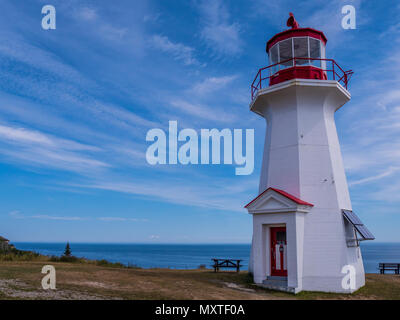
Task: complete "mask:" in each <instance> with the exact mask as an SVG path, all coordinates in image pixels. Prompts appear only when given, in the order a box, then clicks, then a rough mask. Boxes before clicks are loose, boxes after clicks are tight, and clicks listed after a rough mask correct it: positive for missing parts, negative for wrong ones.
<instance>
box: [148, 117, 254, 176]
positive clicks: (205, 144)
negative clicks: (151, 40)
mask: <svg viewBox="0 0 400 320" xmlns="http://www.w3.org/2000/svg"><path fill="white" fill-rule="evenodd" d="M167 140H168V143H167ZM146 141H151V142H154V143H153V144H151V145H150V146H149V147H148V148H147V152H146V160H147V162H148V163H149V164H151V165H156V164H178V162H179V163H180V164H183V165H187V164H202V165H204V164H210V163H211V164H221V149H223V161H222V162H223V164H236V165H237V166H239V167H237V168H235V174H236V175H249V174H251V173H252V172H253V170H254V129H246V130H245V144H246V147H245V148H243V130H242V129H233V132H232V130H231V129H222V130H218V129H201V130H200V139H199V135H198V133H197V131H196V130H194V129H188V128H186V129H182V130H180V131H179V132H178V122H177V121H169V126H168V134H167V133H166V132H165V131H164V130H162V129H159V128H155V129H151V130H149V131H148V132H147V135H146ZM178 142H183V144H182V145H180V146H178ZM167 149H168V150H167ZM244 150H245V153H244V154H243V151H244ZM210 151H211V156H210ZM199 158H200V159H199Z"/></svg>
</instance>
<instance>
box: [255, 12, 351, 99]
mask: <svg viewBox="0 0 400 320" xmlns="http://www.w3.org/2000/svg"><path fill="white" fill-rule="evenodd" d="M289 15H290V17H289V19H288V20H287V26H288V27H291V29H288V30H285V31H283V32H280V33H277V34H276V35H274V36H273V37H272V38H271V39H270V40H269V41H268V42H267V46H266V51H267V54H268V57H269V64H270V65H269V66H268V67H265V68H261V69H260V70H259V72H258V73H257V76H256V78H255V79H254V81H253V83H252V86H251V89H252V98H254V95H255V93H256V92H257V91H258V90H259V89H261V88H262V87H265V86H271V85H275V84H278V83H281V82H284V81H287V80H291V79H296V78H297V79H318V80H328V79H329V80H337V81H338V82H339V83H341V84H342V85H343V87H345V88H346V89H347V84H348V81H349V79H350V76H351V75H352V73H353V72H352V71H351V70H349V71H343V69H342V68H341V67H340V66H339V65H337V64H336V62H335V61H334V60H332V59H327V58H326V56H325V47H326V42H327V38H326V37H325V35H324V33H323V32H322V31H319V30H315V29H312V28H299V24H298V23H297V21H296V20H295V18H294V16H293V14H292V13H290V14H289ZM266 80H268V81H267V84H266V83H265V81H266Z"/></svg>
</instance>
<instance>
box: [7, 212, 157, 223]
mask: <svg viewBox="0 0 400 320" xmlns="http://www.w3.org/2000/svg"><path fill="white" fill-rule="evenodd" d="M9 216H11V217H12V218H14V219H41V220H54V221H87V220H99V221H104V222H148V221H149V220H148V219H141V218H130V217H85V216H57V215H48V214H36V215H23V214H22V213H21V212H20V211H18V210H14V211H11V212H9Z"/></svg>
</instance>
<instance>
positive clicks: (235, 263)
mask: <svg viewBox="0 0 400 320" xmlns="http://www.w3.org/2000/svg"><path fill="white" fill-rule="evenodd" d="M211 260H212V261H214V264H213V265H212V267H213V268H214V272H218V271H219V269H221V268H232V269H236V272H239V271H240V267H243V266H242V265H241V264H240V262H241V261H243V260H241V259H216V258H213V259H211Z"/></svg>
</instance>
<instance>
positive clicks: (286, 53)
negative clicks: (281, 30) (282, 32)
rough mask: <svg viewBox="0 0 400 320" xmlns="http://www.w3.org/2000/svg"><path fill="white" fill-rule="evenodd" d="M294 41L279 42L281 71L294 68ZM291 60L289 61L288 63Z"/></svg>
mask: <svg viewBox="0 0 400 320" xmlns="http://www.w3.org/2000/svg"><path fill="white" fill-rule="evenodd" d="M292 58H293V52H292V39H287V40H283V41H281V42H279V61H280V62H281V63H280V69H286V68H290V67H293V60H291V59H292ZM287 60H289V61H287Z"/></svg>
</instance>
